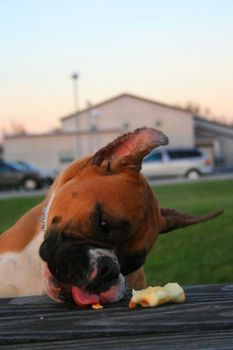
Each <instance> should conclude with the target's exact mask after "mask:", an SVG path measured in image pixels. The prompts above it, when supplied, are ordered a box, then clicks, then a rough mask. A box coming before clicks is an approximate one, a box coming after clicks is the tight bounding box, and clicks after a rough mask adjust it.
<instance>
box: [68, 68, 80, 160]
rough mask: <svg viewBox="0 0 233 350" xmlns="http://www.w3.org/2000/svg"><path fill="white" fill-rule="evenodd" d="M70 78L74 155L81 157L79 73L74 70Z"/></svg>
mask: <svg viewBox="0 0 233 350" xmlns="http://www.w3.org/2000/svg"><path fill="white" fill-rule="evenodd" d="M71 79H72V81H73V96H74V116H75V131H76V133H77V135H76V146H75V157H76V158H77V159H78V158H81V157H82V141H81V134H80V135H79V133H80V132H81V128H80V115H79V111H78V79H79V75H78V73H76V72H74V73H73V74H72V75H71Z"/></svg>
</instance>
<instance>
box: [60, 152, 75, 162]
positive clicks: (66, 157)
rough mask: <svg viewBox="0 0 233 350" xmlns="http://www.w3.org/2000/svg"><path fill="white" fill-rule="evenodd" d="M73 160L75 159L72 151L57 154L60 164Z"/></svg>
mask: <svg viewBox="0 0 233 350" xmlns="http://www.w3.org/2000/svg"><path fill="white" fill-rule="evenodd" d="M74 159H75V158H74V155H73V152H72V151H62V152H60V154H59V161H60V163H71V162H73V160H74Z"/></svg>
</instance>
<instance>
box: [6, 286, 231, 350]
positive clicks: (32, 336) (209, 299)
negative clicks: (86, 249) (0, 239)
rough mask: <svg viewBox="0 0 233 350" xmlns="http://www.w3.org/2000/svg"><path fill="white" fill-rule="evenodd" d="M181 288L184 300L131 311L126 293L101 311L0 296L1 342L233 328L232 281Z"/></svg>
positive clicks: (44, 298) (136, 335)
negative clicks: (222, 283)
mask: <svg viewBox="0 0 233 350" xmlns="http://www.w3.org/2000/svg"><path fill="white" fill-rule="evenodd" d="M185 290H186V294H187V301H186V302H185V303H184V304H178V305H175V304H170V305H164V306H161V307H159V308H153V309H151V308H150V309H142V308H138V309H135V310H134V309H129V308H128V307H127V305H128V300H129V297H130V294H128V295H127V297H126V298H125V299H124V300H123V301H121V302H119V303H116V304H112V305H108V306H106V307H105V308H104V309H103V310H91V309H79V308H77V307H75V306H70V305H61V304H56V303H54V302H53V301H51V300H50V299H49V298H47V297H28V298H15V299H12V300H10V299H9V300H6V299H5V300H0V344H18V343H30V342H48V341H58V340H59V341H67V340H76V339H79V340H80V339H90V338H91V339H95V338H96V337H97V338H100V339H103V338H104V337H112V338H114V337H118V336H121V337H123V336H127V337H128V336H130V338H131V339H134V337H135V339H137V337H138V339H140V337H141V338H142V337H145V336H153V337H154V336H158V335H161V334H163V333H164V334H166V336H168V334H169V333H171V334H173V333H174V332H175V333H176V334H177V336H178V335H180V334H182V336H183V334H184V333H185V334H186V333H187V332H191V333H192V334H193V332H202V334H204V332H209V331H212V332H214V331H219V330H222V331H223V330H224V331H229V332H230V331H232V329H233V293H232V291H233V285H217V286H197V287H186V288H185ZM169 336H170V334H169ZM93 341H94V343H95V340H93ZM8 346H9V345H8Z"/></svg>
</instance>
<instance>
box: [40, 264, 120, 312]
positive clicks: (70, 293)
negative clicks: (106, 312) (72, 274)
mask: <svg viewBox="0 0 233 350" xmlns="http://www.w3.org/2000/svg"><path fill="white" fill-rule="evenodd" d="M43 281H44V288H45V291H46V293H47V294H48V296H49V297H50V298H52V299H53V300H55V301H56V302H59V303H62V302H74V303H75V304H77V305H80V306H87V305H91V304H96V303H101V304H106V303H113V302H116V301H119V300H120V299H122V298H123V297H124V295H125V291H126V284H125V279H124V277H123V275H122V274H120V275H119V277H118V279H117V280H116V282H115V284H114V285H112V286H111V287H110V288H109V289H108V290H107V291H104V292H101V293H99V294H95V293H90V292H88V291H86V290H85V289H84V288H81V287H77V286H72V285H69V284H65V283H60V282H59V281H57V280H56V279H55V278H54V276H52V274H51V273H50V271H49V269H48V266H47V264H46V263H44V264H43Z"/></svg>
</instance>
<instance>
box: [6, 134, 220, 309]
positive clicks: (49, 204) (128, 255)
mask: <svg viewBox="0 0 233 350" xmlns="http://www.w3.org/2000/svg"><path fill="white" fill-rule="evenodd" d="M167 143H168V138H167V137H166V136H165V135H164V134H163V133H162V132H161V131H158V130H155V129H149V128H141V129H138V130H135V131H134V132H131V133H128V134H126V135H123V136H121V137H119V138H118V139H116V140H115V141H113V142H112V143H110V144H108V145H107V146H106V147H104V148H102V149H100V150H99V151H98V152H96V153H95V154H94V155H93V156H90V157H87V158H84V159H81V160H78V161H74V162H73V163H71V164H70V165H69V166H68V168H67V169H66V170H65V171H64V172H62V173H61V174H60V175H59V176H58V177H57V179H56V181H55V182H54V184H53V186H52V187H51V189H50V191H49V192H48V195H47V197H46V199H45V200H44V201H43V202H42V203H41V204H39V205H38V206H36V207H35V208H33V209H32V210H30V211H29V212H28V213H26V214H25V215H24V216H23V217H22V218H21V219H20V220H19V221H18V222H17V223H16V224H15V225H14V226H13V227H12V228H10V229H9V230H8V231H6V232H5V233H4V234H2V235H1V237H0V296H1V297H13V296H23V295H33V294H43V293H45V292H46V293H47V294H48V295H49V296H51V297H52V298H53V299H55V300H56V301H74V302H75V303H76V304H79V305H87V304H93V303H97V302H100V303H107V302H114V301H117V300H119V299H121V298H122V297H123V296H124V293H125V289H126V282H127V286H128V288H135V289H140V288H144V287H145V285H146V282H145V276H144V271H143V264H144V263H145V260H146V256H147V254H148V252H149V251H150V249H151V247H152V246H153V244H154V242H155V239H156V238H157V236H158V235H159V233H165V232H169V231H172V230H175V229H177V228H180V227H185V226H188V225H192V224H196V223H199V222H202V221H205V220H208V219H210V218H213V217H215V216H217V215H219V214H220V213H221V212H215V213H211V214H207V215H204V216H197V217H195V216H191V215H186V214H182V213H179V212H177V211H175V210H173V209H160V207H159V203H158V200H157V199H156V198H155V196H154V194H153V192H152V190H151V188H150V186H149V184H148V183H147V181H146V179H145V178H144V177H143V176H142V175H141V174H140V169H141V164H142V160H143V158H144V157H145V156H146V155H147V154H148V153H149V152H150V151H151V150H152V149H153V148H155V147H158V146H161V145H166V144H167ZM125 281H126V282H125Z"/></svg>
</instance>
